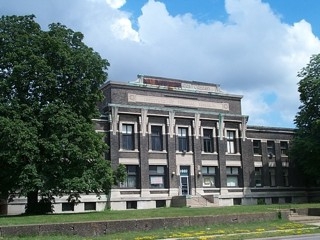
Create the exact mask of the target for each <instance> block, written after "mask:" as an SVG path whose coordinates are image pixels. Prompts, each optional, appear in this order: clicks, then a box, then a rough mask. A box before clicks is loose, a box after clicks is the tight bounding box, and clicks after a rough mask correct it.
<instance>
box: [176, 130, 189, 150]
mask: <svg viewBox="0 0 320 240" xmlns="http://www.w3.org/2000/svg"><path fill="white" fill-rule="evenodd" d="M178 144H179V146H178V149H179V152H188V151H189V146H188V128H182V127H179V128H178Z"/></svg>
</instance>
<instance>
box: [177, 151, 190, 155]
mask: <svg viewBox="0 0 320 240" xmlns="http://www.w3.org/2000/svg"><path fill="white" fill-rule="evenodd" d="M176 154H181V155H192V154H193V152H191V151H190V152H180V151H176Z"/></svg>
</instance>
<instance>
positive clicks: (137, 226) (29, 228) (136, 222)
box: [0, 212, 278, 237]
mask: <svg viewBox="0 0 320 240" xmlns="http://www.w3.org/2000/svg"><path fill="white" fill-rule="evenodd" d="M277 218H278V213H277V212H272V213H254V214H241V215H240V214H233V215H217V216H194V217H174V218H150V219H133V220H116V221H98V222H79V223H60V224H33V225H19V226H0V237H8V236H37V235H57V234H59V235H78V236H102V235H108V234H111V233H116V232H123V231H148V230H154V229H168V228H176V227H184V226H207V225H210V224H221V223H245V222H253V221H267V220H275V219H277Z"/></svg>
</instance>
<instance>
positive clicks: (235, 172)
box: [227, 167, 239, 187]
mask: <svg viewBox="0 0 320 240" xmlns="http://www.w3.org/2000/svg"><path fill="white" fill-rule="evenodd" d="M238 176H239V168H238V167H227V186H228V187H238Z"/></svg>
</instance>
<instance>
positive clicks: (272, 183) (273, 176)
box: [269, 168, 276, 187]
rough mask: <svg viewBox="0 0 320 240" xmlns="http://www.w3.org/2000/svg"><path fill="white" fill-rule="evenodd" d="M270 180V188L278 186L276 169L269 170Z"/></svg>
mask: <svg viewBox="0 0 320 240" xmlns="http://www.w3.org/2000/svg"><path fill="white" fill-rule="evenodd" d="M269 180H270V186H271V187H275V186H276V169H275V168H269Z"/></svg>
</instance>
